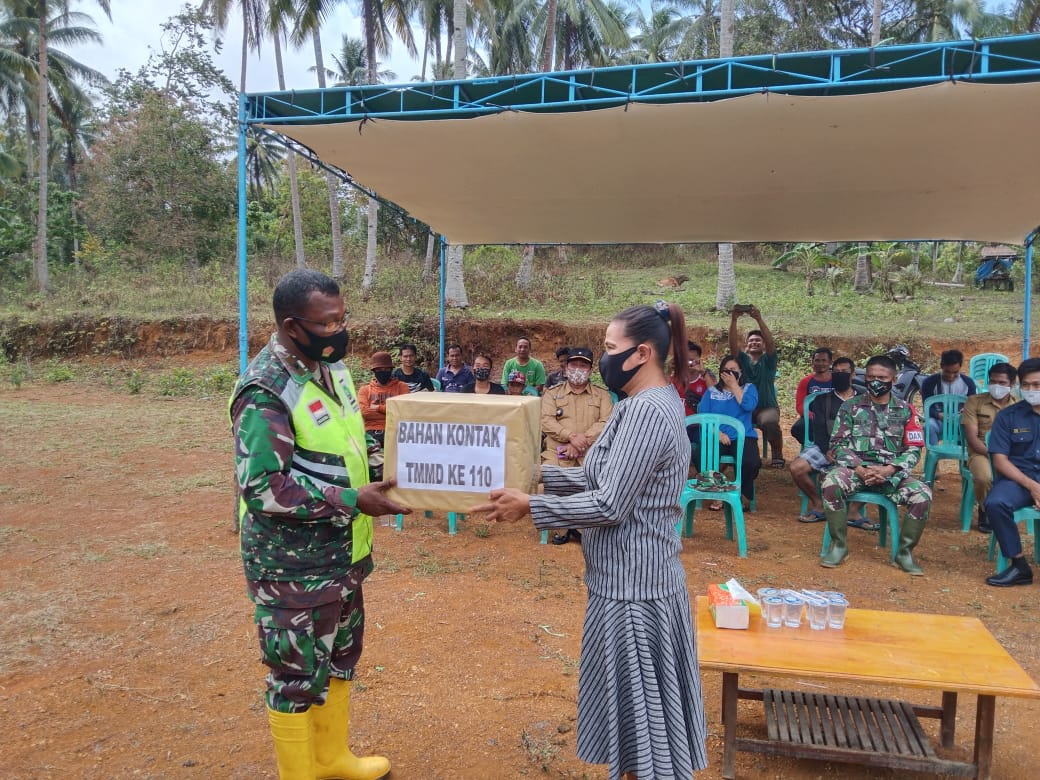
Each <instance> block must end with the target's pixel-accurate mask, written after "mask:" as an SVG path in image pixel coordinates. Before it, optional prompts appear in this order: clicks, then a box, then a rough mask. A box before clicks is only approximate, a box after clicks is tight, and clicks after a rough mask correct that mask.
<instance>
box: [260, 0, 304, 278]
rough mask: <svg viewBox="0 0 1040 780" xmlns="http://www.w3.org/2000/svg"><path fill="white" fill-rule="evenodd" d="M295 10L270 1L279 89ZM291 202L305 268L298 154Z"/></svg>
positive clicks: (292, 158) (291, 163) (292, 160)
mask: <svg viewBox="0 0 1040 780" xmlns="http://www.w3.org/2000/svg"><path fill="white" fill-rule="evenodd" d="M292 14H293V9H292V7H291V6H290V5H287V4H286V3H285V2H282V0H268V5H267V31H268V32H269V33H270V34H271V42H272V43H273V44H274V63H275V71H276V72H277V73H278V89H281V90H284V89H285V68H284V67H283V64H282V41H283V40H286V39H287V38H288V26H289V25H288V22H289V21H290V19H291V18H292ZM288 167H289V200H290V202H291V204H292V217H293V246H294V248H295V249H296V267H297V268H303V267H305V266H306V264H307V258H306V256H305V255H304V250H303V214H302V212H301V209H300V183H299V181H298V179H297V176H296V154H295V153H294V152H292V151H290V152H289V157H288Z"/></svg>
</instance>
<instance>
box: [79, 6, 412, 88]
mask: <svg viewBox="0 0 1040 780" xmlns="http://www.w3.org/2000/svg"><path fill="white" fill-rule="evenodd" d="M192 4H193V5H196V4H197V3H192ZM182 6H183V3H176V2H171V0H111V9H112V21H109V20H108V18H107V17H106V16H105V14H104V13H103V12H102V11H101V9H100V7H99V6H98V5H96V4H94V3H91V2H81V3H74V4H73V9H74V10H77V11H83V12H85V13H88V14H90V16H92V17H93V19H94V21H95V23H96V26H97V30H98V32H99V33H101V36H102V38H103V39H104V43H103V44H102V45H101V46H95V45H91V46H79V47H76V48H74V49H71V50H70V53H71V54H72V55H73V56H74V57H76V59H78V60H79V61H80V62H82V63H84V64H85V65H89V66H90V67H92V68H94V69H95V70H99V71H101V72H102V73H104V74H105V75H106V76H108V77H109V78H113V77H114V76H115V73H116V71H117V70H118V69H119V68H125V69H126V70H129V71H130V72H135V71H136V70H137V69H138V68H139V67H140V66H141V65H143V64H144V63H145V61H146V60H147V59H148V54H149V52H150V51H151V50H153V49H154V50H158V49H159V48H160V36H161V33H162V30H160V28H159V25H160V24H162V23H163V22H165V21H166V20H167V19H168V18H170V17H171V16H173V15H174V14H176V13H177V12H178V11H179V10H180V9H181V7H182ZM356 10H357V9H356V7H355V4H353V3H342V4H340V5H339V6H338V7H337V9H336V11H335V13H334V14H332V16H331V17H330V19H329V20H328V22H327V23H326V24H325V29H324V31H323V33H322V36H321V42H322V49H323V54H324V57H325V65H326V67H328V66H330V65H332V64H333V63H332V55H333V54H338V53H339V49H340V42H341V40H342V38H343V34H344V33H346V34H347V35H350V36H351V37H354V38H360V37H361V19H360V18H359V17H357V16H355V12H356ZM223 40H224V46H223V49H222V51H221V53H220V54H218V55H215V57H214V59H215V61H216V63H217V65H219V66H220V67H221V68H223V69H224V71H225V72H226V73H227V75H228V77H229V78H230V79H231V81H232V83H233V84H234V85H235V87H236V88H237V87H238V82H239V73H240V69H241V57H242V49H241V47H242V25H241V16H240V15H239V11H238V6H237V4H236V5H235V7H234V9H233V11H232V14H231V20H230V22H229V24H228V29H227V30H226V31H225V33H224V36H223ZM395 49H396V50H395V51H394V52H392V53H391V56H390V57H389V58H388V59H387V61H386V62H385V63H384V64H382V65H381V69H389V70H392V71H393V72H394V73H395V74H396V76H397V79H396V80H398V81H409V80H411V78H412V76H415V75H417V74H418V73H419V69H420V64H419V63H418V62H415V61H413V60H412V59H411V58H410V57H409V56H408V53H407V52H406V51H405V50H404V47H403V46H401V45H396V46H395ZM282 58H283V61H284V66H285V85H286V88H288V89H294V88H295V89H306V88H316V87H317V86H318V82H317V76H316V75H315V74H314V73H311V72H309V71H308V70H307V69H308V68H310V67H313V65H314V47H313V46H311V45H309V44H308V45H307V46H305V47H303V48H302V49H299V50H297V51H292V50H289V51H284V52H283V53H282ZM246 81H247V83H246V89H247V91H250V92H267V91H271V90H275V89H277V88H278V77H277V75H276V73H275V67H274V52H273V51H272V50H271V49H270V48H269V47H268V48H267V49H266V50H265V51H264V52H262V59H257V57H256V55H255V54H252V55H251V56H250V59H249V63H248V65H247V67H246Z"/></svg>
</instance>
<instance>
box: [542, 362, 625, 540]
mask: <svg viewBox="0 0 1040 780" xmlns="http://www.w3.org/2000/svg"><path fill="white" fill-rule="evenodd" d="M591 375H592V351H591V350H590V349H589V348H588V347H572V348H571V351H570V354H569V355H568V356H567V381H566V382H564V383H563V384H562V385H558V386H557V387H552V388H550V389H548V390H546V391H545V395H544V396H542V433H544V434H545V450H544V451H543V452H542V463H548V464H550V465H553V466H580V465H582V463H584V462H585V453H586V452H588V449H589V447H591V446H592V443H593V442H594V441H596V437H598V436H599V435H600V433H602V431H603V426H604V425H605V424H606V422H607V418H608V417H610V413H611V412H612V411H613V409H614V402H613V401H611V400H610V393H608V392H607V391H606V390H604V389H603V388H601V387H596V386H594V385H592V384H591V383H590V382H589V377H590V376H591ZM571 539H575V540H577V541H581V534H580V533H579V532H578V531H575V530H570V531H568V532H567V533H566V534H556V535H554V536H553V540H552V541H553V544H565V543H567V542H568V541H570V540H571Z"/></svg>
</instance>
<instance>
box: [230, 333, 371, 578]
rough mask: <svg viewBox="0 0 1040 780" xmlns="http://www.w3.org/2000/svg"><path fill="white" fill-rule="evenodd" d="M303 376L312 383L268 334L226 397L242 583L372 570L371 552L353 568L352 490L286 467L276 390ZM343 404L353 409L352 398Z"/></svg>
mask: <svg viewBox="0 0 1040 780" xmlns="http://www.w3.org/2000/svg"><path fill="white" fill-rule="evenodd" d="M323 371H325V372H326V373H327V369H324V368H323ZM304 374H306V375H308V376H309V379H308V381H310V382H315V383H317V380H316V379H315V378H314V376H313V375H312V374H311V372H310V371H309V369H308V368H307V367H306V366H304V365H302V364H299V363H297V362H296V361H295V360H294V359H293V358H292V357H291V356H290V355H289V353H288V351H287V350H286V349H285V348H284V347H283V346H282V345H281V344H279V342H278V337H277V335H272V337H271V341H270V343H269V344H268V345H267V346H266V347H264V349H262V350H261V351H260V353H259V354H258V355H257V356H256V357H255V358H254V359H253V361H252V363H250V365H249V367H248V368H247V369H246V372H245V373H244V374H243V375H242V376H241V377H240V378H239V381H238V383H237V385H236V386H235V389H234V392H233V394H232V397H231V422H232V428H233V431H234V436H235V467H236V469H235V470H236V475H237V478H238V490H239V495H240V497H241V499H242V503H243V505H244V511H243V512H242V514H241V523H242V526H241V551H242V561H243V565H244V567H245V573H246V578H247V579H249V580H254V581H259V580H279V581H302V582H306V581H317V580H325V581H327V580H334V579H340V578H342V577H346V576H348V575H349V574H350V573H351V570H352V569H355V568H360V569H362V570H364V573H365V574H367V572H368V571H371V568H372V563H371V557H370V556H369V557H368V558H366V559H364V560H361V561H358V562H357V564H356V566H354V565H352V563H351V522H350V521H351V518H353V517H354V516H355V515H356V514H357V508H356V503H357V490H356V489H354V488H349V487H332V486H326V487H324V489H321V488H319V487H318V486H317V485H315V484H313V483H311V482H309V481H308V480H307V479H306V478H297V477H296V476H294V475H293V473H292V472H291V465H292V460H293V452H294V449H295V434H294V432H293V426H292V418H291V416H290V413H289V410H288V409H286V407H285V405H284V404H283V403H282V401H281V399H280V398H279V393H280V392H281V391H282V390H283V389H284V388H285V387H286V385H287V383H288V382H289V381H290V379H291V376H292V375H295V376H296V377H300V376H301V375H304ZM326 379H327V380H328V379H329V377H327V376H326ZM329 381H331V380H329ZM325 392H326V394H327V393H328V391H325ZM340 392H341V393H342V392H344V389H343V388H340ZM343 401H344V402H345V403H349V404H351V405H352V406H354V407H355V408H357V400H356V399H355V398H344V399H343ZM361 446H362V448H364V447H365V443H364V442H362V445H361ZM341 462H342V461H341Z"/></svg>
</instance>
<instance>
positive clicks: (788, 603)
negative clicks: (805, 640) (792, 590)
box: [784, 596, 802, 628]
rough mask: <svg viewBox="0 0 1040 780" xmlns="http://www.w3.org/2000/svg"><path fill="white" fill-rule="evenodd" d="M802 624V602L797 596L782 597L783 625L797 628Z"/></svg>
mask: <svg viewBox="0 0 1040 780" xmlns="http://www.w3.org/2000/svg"><path fill="white" fill-rule="evenodd" d="M801 624H802V600H801V599H800V598H798V597H797V596H785V597H784V625H786V626H788V627H790V628H798V626H800V625H801Z"/></svg>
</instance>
